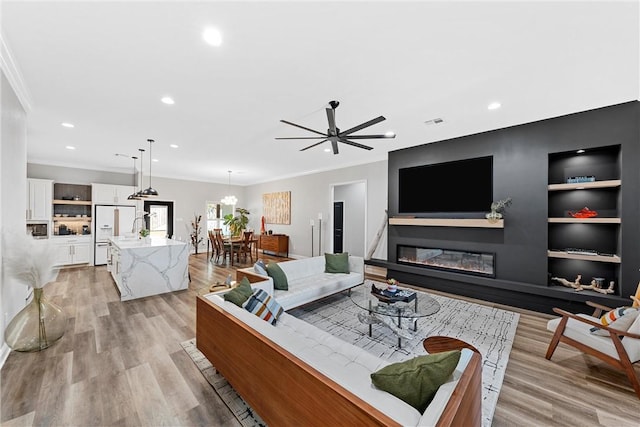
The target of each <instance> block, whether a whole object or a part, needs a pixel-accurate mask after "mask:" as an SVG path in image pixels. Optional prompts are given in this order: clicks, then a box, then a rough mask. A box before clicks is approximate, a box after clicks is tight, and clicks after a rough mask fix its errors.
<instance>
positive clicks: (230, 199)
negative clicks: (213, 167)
mask: <svg viewBox="0 0 640 427" xmlns="http://www.w3.org/2000/svg"><path fill="white" fill-rule="evenodd" d="M228 172H229V193H231V171H228ZM220 203H222V204H223V205H235V204H236V203H238V198H237V197H236V196H234V195H231V194H230V195H228V196H224V197H223V198H222V200H220Z"/></svg>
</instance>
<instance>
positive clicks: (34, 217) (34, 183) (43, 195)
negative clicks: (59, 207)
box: [27, 178, 53, 221]
mask: <svg viewBox="0 0 640 427" xmlns="http://www.w3.org/2000/svg"><path fill="white" fill-rule="evenodd" d="M52 194H53V181H52V180H49V179H35V178H28V179H27V220H29V221H50V220H51V205H52V202H53V197H52Z"/></svg>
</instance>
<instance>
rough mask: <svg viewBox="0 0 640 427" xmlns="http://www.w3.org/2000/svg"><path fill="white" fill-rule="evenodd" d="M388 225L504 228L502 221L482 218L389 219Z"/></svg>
mask: <svg viewBox="0 0 640 427" xmlns="http://www.w3.org/2000/svg"><path fill="white" fill-rule="evenodd" d="M389 225H410V226H419V227H473V228H504V220H502V219H500V220H498V221H496V222H489V221H488V220H486V219H482V218H405V217H393V218H389Z"/></svg>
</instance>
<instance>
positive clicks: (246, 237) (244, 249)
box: [240, 231, 253, 264]
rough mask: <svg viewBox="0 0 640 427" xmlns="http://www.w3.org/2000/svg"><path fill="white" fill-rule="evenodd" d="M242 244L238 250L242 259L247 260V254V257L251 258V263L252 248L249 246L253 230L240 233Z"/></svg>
mask: <svg viewBox="0 0 640 427" xmlns="http://www.w3.org/2000/svg"><path fill="white" fill-rule="evenodd" d="M242 236H243V237H242V246H241V247H240V252H241V253H242V256H243V257H244V261H245V262H247V254H249V259H251V263H252V264H253V250H252V248H251V245H252V243H251V240H252V239H253V231H245V232H243V233H242Z"/></svg>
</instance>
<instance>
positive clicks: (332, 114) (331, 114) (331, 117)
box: [327, 108, 338, 135]
mask: <svg viewBox="0 0 640 427" xmlns="http://www.w3.org/2000/svg"><path fill="white" fill-rule="evenodd" d="M327 120H328V121H329V134H331V135H337V134H338V130H337V129H336V110H334V109H333V108H327Z"/></svg>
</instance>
